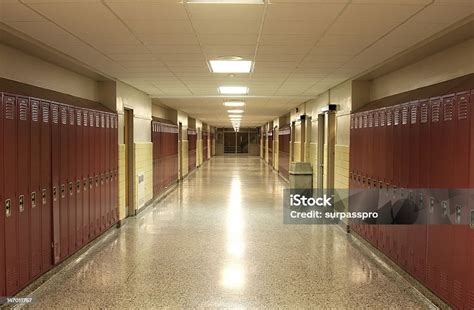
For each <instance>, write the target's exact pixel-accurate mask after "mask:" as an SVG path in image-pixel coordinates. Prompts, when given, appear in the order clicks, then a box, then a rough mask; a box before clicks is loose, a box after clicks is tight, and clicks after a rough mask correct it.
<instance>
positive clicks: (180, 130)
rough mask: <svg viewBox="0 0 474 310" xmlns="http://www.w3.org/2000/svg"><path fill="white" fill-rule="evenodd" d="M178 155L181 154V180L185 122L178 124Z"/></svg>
mask: <svg viewBox="0 0 474 310" xmlns="http://www.w3.org/2000/svg"><path fill="white" fill-rule="evenodd" d="M178 147H179V149H178V155H179V159H178V160H179V163H178V165H179V166H178V171H179V177H178V179H179V180H182V179H183V124H182V123H179V125H178Z"/></svg>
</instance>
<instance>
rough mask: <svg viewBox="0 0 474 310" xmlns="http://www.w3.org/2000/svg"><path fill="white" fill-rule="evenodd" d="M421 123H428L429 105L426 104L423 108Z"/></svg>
mask: <svg viewBox="0 0 474 310" xmlns="http://www.w3.org/2000/svg"><path fill="white" fill-rule="evenodd" d="M420 116H421V120H420V122H421V123H428V105H427V104H424V105H422V106H421V115H420Z"/></svg>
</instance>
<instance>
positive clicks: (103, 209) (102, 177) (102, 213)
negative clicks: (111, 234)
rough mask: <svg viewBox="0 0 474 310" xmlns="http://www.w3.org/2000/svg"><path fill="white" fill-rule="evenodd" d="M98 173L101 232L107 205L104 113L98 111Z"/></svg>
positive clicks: (103, 226)
mask: <svg viewBox="0 0 474 310" xmlns="http://www.w3.org/2000/svg"><path fill="white" fill-rule="evenodd" d="M99 137H100V144H99V149H100V151H99V175H100V187H99V191H100V232H101V233H102V232H103V231H104V230H105V228H106V216H107V206H106V201H105V150H106V146H105V115H104V113H102V112H101V113H100V128H99Z"/></svg>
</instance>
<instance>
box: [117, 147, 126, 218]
mask: <svg viewBox="0 0 474 310" xmlns="http://www.w3.org/2000/svg"><path fill="white" fill-rule="evenodd" d="M118 165H119V184H118V186H119V206H118V207H119V219H120V220H123V219H124V218H125V217H126V210H125V144H119V163H118Z"/></svg>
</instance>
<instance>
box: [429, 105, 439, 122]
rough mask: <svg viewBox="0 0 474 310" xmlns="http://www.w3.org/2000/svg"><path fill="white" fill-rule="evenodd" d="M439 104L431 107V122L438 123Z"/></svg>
mask: <svg viewBox="0 0 474 310" xmlns="http://www.w3.org/2000/svg"><path fill="white" fill-rule="evenodd" d="M439 110H440V109H439V103H435V104H433V105H432V106H431V122H439Z"/></svg>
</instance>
